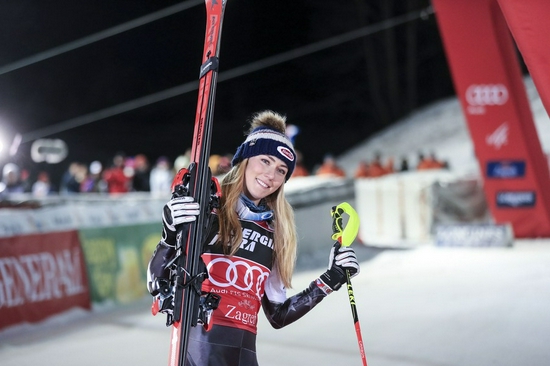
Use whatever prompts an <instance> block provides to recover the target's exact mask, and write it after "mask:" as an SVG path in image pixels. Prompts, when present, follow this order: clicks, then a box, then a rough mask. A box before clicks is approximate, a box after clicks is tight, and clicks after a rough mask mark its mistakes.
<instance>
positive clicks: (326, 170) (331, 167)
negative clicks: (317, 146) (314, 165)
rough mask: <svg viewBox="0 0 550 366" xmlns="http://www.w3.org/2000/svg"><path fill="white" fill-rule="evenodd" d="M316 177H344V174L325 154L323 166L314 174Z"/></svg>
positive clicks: (330, 156) (328, 155) (333, 160)
mask: <svg viewBox="0 0 550 366" xmlns="http://www.w3.org/2000/svg"><path fill="white" fill-rule="evenodd" d="M315 174H316V175H317V176H323V177H345V176H346V173H344V171H343V170H342V169H341V168H340V167H339V166H338V165H337V164H336V160H335V159H334V157H333V156H332V155H330V154H327V155H326V156H325V158H324V159H323V164H321V166H320V167H319V169H317V172H316V173H315Z"/></svg>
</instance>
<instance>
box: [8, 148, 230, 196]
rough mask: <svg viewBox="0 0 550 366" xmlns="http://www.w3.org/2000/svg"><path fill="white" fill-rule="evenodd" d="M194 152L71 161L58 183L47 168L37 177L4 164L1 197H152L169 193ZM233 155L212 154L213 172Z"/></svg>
mask: <svg viewBox="0 0 550 366" xmlns="http://www.w3.org/2000/svg"><path fill="white" fill-rule="evenodd" d="M190 155H191V151H190V150H188V151H186V152H185V153H184V154H182V155H180V156H178V157H177V158H176V159H175V160H174V162H173V163H172V162H171V161H170V159H169V158H168V157H166V156H161V157H159V158H158V159H156V161H155V162H154V164H151V163H150V161H149V158H148V157H147V156H146V155H144V154H137V155H135V156H127V155H125V154H124V153H122V152H119V153H116V154H115V155H114V156H113V158H112V160H111V161H110V162H109V164H105V165H104V164H102V163H101V162H100V161H97V160H96V161H93V162H91V163H90V164H85V163H82V162H78V161H72V162H69V163H68V165H67V169H66V170H65V171H64V172H63V174H62V175H61V177H60V179H59V181H58V182H52V179H51V176H50V174H49V173H48V172H47V171H39V172H37V174H36V177H35V178H34V179H35V180H34V181H32V180H31V179H32V177H31V176H30V174H29V172H28V171H27V170H25V169H20V167H19V166H17V165H16V164H14V163H8V164H6V165H4V167H3V169H2V180H1V182H0V198H4V197H5V196H7V195H9V194H16V193H30V194H32V195H33V196H35V197H44V196H48V195H54V194H59V195H72V194H81V193H100V194H124V193H128V192H150V193H151V195H153V196H159V197H166V195H169V194H170V189H171V185H172V181H173V179H174V176H175V174H176V173H177V171H178V170H179V169H181V168H187V167H188V166H189V162H190ZM231 158H232V156H231V155H212V156H211V157H210V161H209V166H210V168H211V170H212V172H213V175H215V176H218V177H221V176H222V175H223V174H225V173H227V172H228V171H229V169H230V168H231Z"/></svg>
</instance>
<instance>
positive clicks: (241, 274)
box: [207, 256, 270, 299]
mask: <svg viewBox="0 0 550 366" xmlns="http://www.w3.org/2000/svg"><path fill="white" fill-rule="evenodd" d="M213 266H215V267H216V268H217V269H216V270H211V267H213ZM207 269H208V272H209V273H210V274H211V275H210V276H209V277H208V280H209V281H210V282H211V283H212V284H213V285H215V286H218V287H221V288H233V289H236V290H240V291H245V292H249V291H252V292H253V293H254V294H255V295H256V296H257V298H258V299H260V298H261V296H262V292H263V286H262V285H263V283H264V281H265V280H266V279H267V277H268V276H269V273H270V272H269V270H267V269H266V268H264V267H262V266H259V265H258V264H256V263H254V262H252V261H248V260H246V259H244V258H237V257H233V258H228V257H224V256H220V257H217V258H216V257H213V259H212V260H211V261H210V262H208V263H207ZM224 269H225V271H224ZM214 273H225V277H222V276H215V275H214Z"/></svg>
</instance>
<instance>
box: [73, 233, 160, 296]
mask: <svg viewBox="0 0 550 366" xmlns="http://www.w3.org/2000/svg"><path fill="white" fill-rule="evenodd" d="M161 230H162V226H161V224H159V223H155V224H140V225H130V226H118V227H104V228H93V229H81V230H79V235H80V242H81V244H82V248H83V251H84V259H85V261H86V269H87V272H88V280H89V282H90V284H89V285H90V293H91V298H92V302H94V303H101V302H105V301H114V302H117V303H127V302H131V301H134V300H137V299H139V298H142V297H143V296H144V295H146V294H147V288H146V270H147V263H148V262H149V259H150V258H151V255H152V254H153V251H154V250H155V247H156V245H157V243H158V242H159V240H160V237H161Z"/></svg>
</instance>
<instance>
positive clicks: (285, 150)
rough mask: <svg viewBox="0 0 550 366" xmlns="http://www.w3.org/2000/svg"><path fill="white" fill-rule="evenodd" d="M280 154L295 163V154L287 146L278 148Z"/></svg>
mask: <svg viewBox="0 0 550 366" xmlns="http://www.w3.org/2000/svg"><path fill="white" fill-rule="evenodd" d="M277 151H278V152H279V154H281V155H282V156H284V157H285V158H287V160H289V161H294V153H293V152H292V150H290V149H289V148H288V147H286V146H277Z"/></svg>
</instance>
